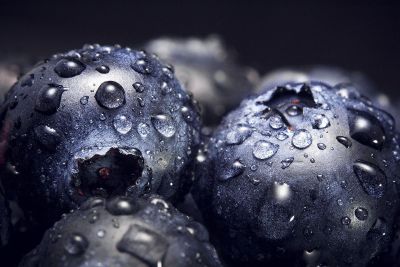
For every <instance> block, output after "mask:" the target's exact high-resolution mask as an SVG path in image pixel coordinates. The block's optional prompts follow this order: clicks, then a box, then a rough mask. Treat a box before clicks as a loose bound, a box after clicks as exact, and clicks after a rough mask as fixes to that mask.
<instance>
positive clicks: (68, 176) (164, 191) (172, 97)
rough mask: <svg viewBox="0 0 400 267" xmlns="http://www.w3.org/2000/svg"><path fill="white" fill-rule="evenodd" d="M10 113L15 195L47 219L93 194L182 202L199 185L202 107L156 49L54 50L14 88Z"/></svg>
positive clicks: (5, 112)
mask: <svg viewBox="0 0 400 267" xmlns="http://www.w3.org/2000/svg"><path fill="white" fill-rule="evenodd" d="M31 78H32V81H31V82H30V83H27V80H29V79H31ZM138 88H141V89H140V90H138ZM1 115H2V134H1V138H2V139H1V144H2V146H1V148H0V151H1V153H0V159H1V162H0V164H1V166H3V168H2V169H3V170H2V172H3V173H2V176H3V180H4V183H5V185H6V188H7V191H8V192H7V193H10V194H11V193H16V194H17V200H18V202H19V204H20V205H21V207H22V208H23V209H24V211H27V212H29V213H32V215H33V218H37V219H39V221H40V220H42V221H44V222H46V223H47V224H49V223H52V222H54V220H55V219H58V218H59V216H60V215H61V214H62V213H63V212H65V211H68V210H69V209H71V208H76V207H77V206H79V204H80V203H82V201H84V200H85V199H87V198H88V197H91V196H102V197H106V198H107V197H113V196H116V195H129V196H131V197H140V196H142V195H145V194H148V193H157V194H160V195H162V196H163V197H165V198H166V199H169V200H172V201H175V200H177V199H178V198H183V196H184V193H185V192H186V191H187V190H188V188H189V185H190V184H191V181H192V176H193V175H192V173H191V168H190V166H191V165H192V164H193V160H194V156H195V153H194V152H195V151H196V150H197V146H198V144H199V131H200V122H199V114H198V111H197V109H196V108H195V106H194V101H193V100H192V98H191V96H189V94H188V93H187V92H186V91H185V90H184V89H183V88H182V87H181V85H180V83H179V82H178V80H177V79H176V78H175V77H174V74H173V70H172V69H171V68H170V67H169V66H166V65H164V64H163V63H161V62H160V61H159V60H158V59H156V58H155V56H154V55H151V54H147V53H145V52H141V51H134V50H131V49H130V48H121V47H120V46H100V45H86V46H85V47H84V48H82V49H78V50H73V51H70V52H67V53H63V54H57V55H54V56H52V57H51V58H50V59H48V60H45V61H43V62H41V63H39V64H37V65H36V66H35V68H33V69H32V70H30V71H29V72H28V73H27V74H26V75H24V76H23V77H22V78H21V79H20V80H19V81H18V83H16V84H15V86H13V88H12V89H11V91H10V92H9V94H8V96H7V99H6V101H5V102H4V105H3V106H2V110H1ZM6 147H7V148H8V149H5V148H6ZM5 159H7V161H5ZM6 165H9V166H13V168H14V169H15V172H12V173H11V172H9V171H7V170H6V168H4V166H6Z"/></svg>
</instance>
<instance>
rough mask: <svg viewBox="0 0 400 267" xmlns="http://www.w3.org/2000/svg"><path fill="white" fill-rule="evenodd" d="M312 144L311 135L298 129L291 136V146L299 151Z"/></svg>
mask: <svg viewBox="0 0 400 267" xmlns="http://www.w3.org/2000/svg"><path fill="white" fill-rule="evenodd" d="M311 143H312V137H311V134H310V133H309V132H308V131H307V130H305V129H300V130H296V131H295V132H294V134H293V137H292V144H293V146H295V147H297V148H299V149H304V148H307V147H309V146H310V145H311Z"/></svg>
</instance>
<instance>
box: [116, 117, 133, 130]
mask: <svg viewBox="0 0 400 267" xmlns="http://www.w3.org/2000/svg"><path fill="white" fill-rule="evenodd" d="M113 125H114V128H115V130H117V131H118V132H119V133H120V134H127V133H128V132H129V131H130V130H131V129H132V121H131V120H130V119H129V118H128V117H127V116H125V115H117V116H115V118H114V120H113Z"/></svg>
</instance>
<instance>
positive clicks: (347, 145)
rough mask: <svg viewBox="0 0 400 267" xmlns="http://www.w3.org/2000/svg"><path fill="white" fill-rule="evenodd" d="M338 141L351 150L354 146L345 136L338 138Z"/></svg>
mask: <svg viewBox="0 0 400 267" xmlns="http://www.w3.org/2000/svg"><path fill="white" fill-rule="evenodd" d="M336 140H337V141H338V142H339V143H341V144H342V145H344V146H345V147H346V148H349V147H351V145H352V143H351V140H350V139H349V138H347V137H345V136H337V137H336Z"/></svg>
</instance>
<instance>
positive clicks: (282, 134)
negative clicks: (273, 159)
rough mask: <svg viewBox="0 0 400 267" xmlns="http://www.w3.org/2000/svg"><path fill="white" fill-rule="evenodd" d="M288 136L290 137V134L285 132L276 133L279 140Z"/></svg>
mask: <svg viewBox="0 0 400 267" xmlns="http://www.w3.org/2000/svg"><path fill="white" fill-rule="evenodd" d="M288 137H289V135H287V134H285V133H284V132H279V133H278V134H277V135H276V139H278V140H279V141H283V140H286V139H287V138H288Z"/></svg>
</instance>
